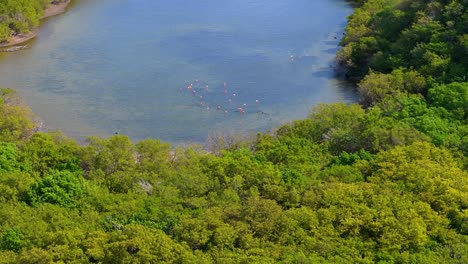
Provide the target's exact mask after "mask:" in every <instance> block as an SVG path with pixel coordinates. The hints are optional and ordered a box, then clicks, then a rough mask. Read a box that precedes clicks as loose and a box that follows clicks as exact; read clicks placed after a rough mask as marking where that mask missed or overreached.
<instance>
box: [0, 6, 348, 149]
mask: <svg viewBox="0 0 468 264" xmlns="http://www.w3.org/2000/svg"><path fill="white" fill-rule="evenodd" d="M351 11H352V9H351V7H350V6H349V5H348V4H347V3H346V2H345V1H344V0H290V1H266V0H233V1H217V0H204V1H188V0H171V1H162V0H155V1H148V0H100V1H96V0H74V3H73V4H72V6H71V8H70V9H69V11H68V12H67V13H66V14H63V15H60V16H57V17H53V18H49V19H48V20H47V21H45V22H44V23H43V25H42V27H41V34H40V35H39V37H38V38H37V39H35V40H33V41H31V42H30V43H28V49H26V50H22V51H18V52H14V53H2V54H0V86H3V87H12V88H14V89H16V90H18V91H19V92H20V94H21V96H22V97H23V99H24V100H25V101H26V103H27V104H28V105H30V106H31V108H32V110H33V111H34V112H35V113H36V114H37V115H38V116H39V117H40V118H42V119H43V120H44V123H45V127H46V128H47V129H60V130H62V131H63V132H64V133H65V134H66V135H68V136H71V137H75V138H77V139H83V138H85V137H86V136H89V135H101V136H107V135H111V134H113V133H115V132H118V133H121V134H127V135H129V136H130V137H131V138H132V139H133V140H135V141H136V140H140V139H143V138H148V137H151V138H160V139H162V140H165V141H169V142H172V143H175V144H179V143H184V142H204V141H205V139H206V138H207V136H208V135H209V134H210V133H214V132H225V133H249V132H255V131H268V130H270V129H271V128H274V127H276V126H278V125H280V124H282V123H285V122H288V121H290V120H293V119H300V118H304V117H306V116H307V114H308V113H309V111H310V109H311V107H313V106H314V105H316V104H317V103H321V102H324V103H328V102H337V101H344V102H350V101H353V100H354V94H353V92H352V91H351V90H352V89H350V88H349V87H346V83H344V82H343V81H340V80H337V79H336V78H335V76H334V73H333V69H332V64H333V59H334V56H335V52H336V51H337V49H338V48H337V44H338V41H339V39H340V37H341V34H342V32H343V29H344V26H345V23H346V16H348V15H349V14H350V13H351ZM291 56H293V60H291ZM299 56H300V57H299ZM195 80H198V82H196V81H195ZM224 83H226V85H225V84H224ZM190 84H192V86H190ZM206 85H208V89H207V88H206ZM194 91H195V92H194ZM194 93H195V94H194ZM200 96H202V97H201V98H200ZM244 104H245V105H244ZM208 108H209V109H208ZM218 108H219V110H218ZM238 108H242V109H238ZM240 112H244V113H240Z"/></svg>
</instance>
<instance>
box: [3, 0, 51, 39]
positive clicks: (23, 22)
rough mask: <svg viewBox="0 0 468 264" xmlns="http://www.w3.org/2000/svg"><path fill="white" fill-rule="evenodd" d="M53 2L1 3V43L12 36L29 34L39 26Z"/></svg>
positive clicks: (21, 0)
mask: <svg viewBox="0 0 468 264" xmlns="http://www.w3.org/2000/svg"><path fill="white" fill-rule="evenodd" d="M51 2H52V1H51V0H2V1H0V43H2V42H5V41H8V39H9V38H10V37H11V36H14V35H17V34H20V33H27V32H29V31H30V30H31V29H32V28H34V27H37V26H38V25H39V19H40V18H41V17H42V15H43V14H44V10H45V8H46V7H47V5H49V4H50V3H51Z"/></svg>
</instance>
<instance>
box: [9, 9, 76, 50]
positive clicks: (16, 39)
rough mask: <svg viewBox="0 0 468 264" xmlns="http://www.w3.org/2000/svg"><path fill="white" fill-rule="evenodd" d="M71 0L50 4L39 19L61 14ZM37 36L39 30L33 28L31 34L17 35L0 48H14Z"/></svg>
mask: <svg viewBox="0 0 468 264" xmlns="http://www.w3.org/2000/svg"><path fill="white" fill-rule="evenodd" d="M70 2H71V0H67V1H65V2H61V3H59V4H50V5H49V7H47V9H46V10H45V12H44V15H43V16H42V17H41V19H44V18H47V17H51V16H56V15H58V14H61V13H63V12H65V10H66V9H67V6H68V4H70ZM38 34H39V28H34V29H32V30H31V32H29V33H26V34H18V35H16V36H13V37H11V39H10V41H9V42H7V43H2V44H0V48H4V47H9V46H14V45H18V44H21V43H24V42H26V41H28V40H31V39H33V38H35V37H36V36H37V35H38Z"/></svg>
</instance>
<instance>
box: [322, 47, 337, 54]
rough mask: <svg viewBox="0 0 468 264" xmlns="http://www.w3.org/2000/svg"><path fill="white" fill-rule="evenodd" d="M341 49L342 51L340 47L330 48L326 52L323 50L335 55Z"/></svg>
mask: <svg viewBox="0 0 468 264" xmlns="http://www.w3.org/2000/svg"><path fill="white" fill-rule="evenodd" d="M340 49H341V48H340V47H336V48H329V49H326V50H322V52H324V53H328V54H332V55H335V54H336V53H337V52H338V51H339V50H340Z"/></svg>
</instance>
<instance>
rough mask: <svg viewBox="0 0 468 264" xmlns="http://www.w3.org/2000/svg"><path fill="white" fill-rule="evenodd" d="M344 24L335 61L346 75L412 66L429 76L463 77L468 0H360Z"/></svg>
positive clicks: (467, 64)
mask: <svg viewBox="0 0 468 264" xmlns="http://www.w3.org/2000/svg"><path fill="white" fill-rule="evenodd" d="M356 2H358V3H359V8H357V9H356V10H355V12H354V14H353V15H351V17H350V18H349V23H348V25H347V27H346V36H345V37H344V38H343V40H342V44H343V45H344V48H343V50H342V51H341V52H340V54H339V56H338V58H339V61H340V62H341V63H342V64H344V65H345V66H346V68H347V72H348V76H349V77H352V78H353V79H354V78H357V79H361V78H362V77H364V76H365V75H366V74H367V73H368V71H369V69H373V70H375V71H378V72H383V73H390V72H391V71H393V70H396V69H399V68H405V69H414V70H416V71H418V72H419V73H420V74H422V75H423V76H425V77H427V78H429V80H430V81H433V80H436V81H439V82H453V81H466V80H467V78H468V76H467V72H468V53H467V47H468V2H467V1H465V0H450V1H446V0H433V1H425V0H365V1H364V0H360V1H356Z"/></svg>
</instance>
